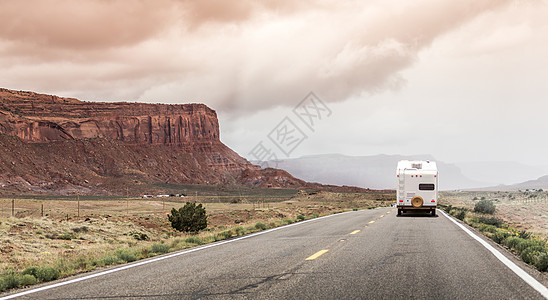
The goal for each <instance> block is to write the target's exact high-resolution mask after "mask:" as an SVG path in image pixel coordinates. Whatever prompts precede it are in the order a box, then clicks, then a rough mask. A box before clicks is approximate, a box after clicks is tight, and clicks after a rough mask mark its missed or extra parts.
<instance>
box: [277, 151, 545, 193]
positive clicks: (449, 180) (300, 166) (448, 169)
mask: <svg viewBox="0 0 548 300" xmlns="http://www.w3.org/2000/svg"><path fill="white" fill-rule="evenodd" d="M404 159H407V160H432V161H436V163H437V165H438V169H439V172H440V189H441V190H458V189H478V188H484V187H493V188H502V187H504V188H505V189H522V188H529V187H522V186H531V187H530V188H540V187H542V186H543V184H544V187H546V186H548V178H546V179H545V180H544V181H543V179H542V178H544V177H542V178H539V179H538V180H531V181H527V182H523V181H526V180H527V179H531V178H538V177H540V176H542V175H545V174H548V168H545V167H532V166H527V165H524V164H519V163H515V162H473V163H472V162H463V163H458V164H449V163H445V162H443V161H439V160H436V159H435V158H434V157H433V156H432V155H428V154H424V155H412V156H404V155H382V154H381V155H372V156H347V155H342V154H324V155H311V156H303V157H300V158H292V159H284V160H280V161H277V162H276V161H270V162H268V165H270V166H273V167H275V168H279V169H283V170H285V171H288V172H289V173H290V174H292V175H293V176H295V177H297V178H300V179H302V180H305V181H309V182H318V183H322V184H334V185H350V186H358V187H364V188H372V189H394V188H395V173H396V165H397V163H398V161H400V160H404ZM516 182H523V183H520V184H515V185H509V184H512V183H516ZM504 184H506V185H504ZM499 186H500V187H499Z"/></svg>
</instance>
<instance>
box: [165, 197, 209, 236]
mask: <svg viewBox="0 0 548 300" xmlns="http://www.w3.org/2000/svg"><path fill="white" fill-rule="evenodd" d="M168 219H169V221H170V222H171V226H172V227H173V228H175V229H176V230H179V231H184V232H198V231H200V230H202V229H205V228H206V227H207V214H206V210H205V208H203V207H202V204H198V205H196V203H190V202H187V203H186V204H185V206H183V207H181V208H179V210H176V209H175V208H172V209H171V214H170V215H168Z"/></svg>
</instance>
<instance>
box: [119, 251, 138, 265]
mask: <svg viewBox="0 0 548 300" xmlns="http://www.w3.org/2000/svg"><path fill="white" fill-rule="evenodd" d="M115 253H116V256H117V257H118V258H119V259H120V260H122V261H124V262H132V261H136V260H137V256H135V254H133V253H131V252H129V251H128V250H126V249H118V250H116V251H115Z"/></svg>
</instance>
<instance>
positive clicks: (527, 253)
mask: <svg viewBox="0 0 548 300" xmlns="http://www.w3.org/2000/svg"><path fill="white" fill-rule="evenodd" d="M541 253H546V252H545V251H544V249H541V248H536V247H529V248H526V249H525V250H523V252H522V253H521V259H522V260H523V261H524V262H526V263H528V264H530V265H536V263H537V261H538V257H539V256H540V254H541Z"/></svg>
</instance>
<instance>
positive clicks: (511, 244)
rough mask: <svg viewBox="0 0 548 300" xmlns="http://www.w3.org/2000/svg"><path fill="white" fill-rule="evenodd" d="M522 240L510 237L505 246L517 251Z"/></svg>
mask: <svg viewBox="0 0 548 300" xmlns="http://www.w3.org/2000/svg"><path fill="white" fill-rule="evenodd" d="M522 240H523V239H522V238H519V237H517V236H510V237H508V238H507V239H506V240H505V241H504V244H505V245H506V247H508V248H510V249H516V246H517V245H518V244H519V243H521V241H522Z"/></svg>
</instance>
